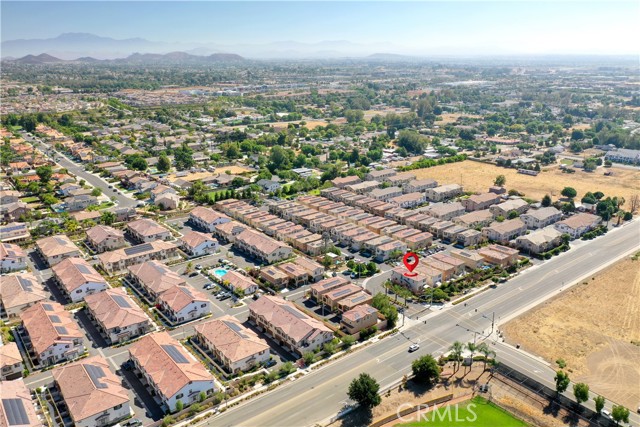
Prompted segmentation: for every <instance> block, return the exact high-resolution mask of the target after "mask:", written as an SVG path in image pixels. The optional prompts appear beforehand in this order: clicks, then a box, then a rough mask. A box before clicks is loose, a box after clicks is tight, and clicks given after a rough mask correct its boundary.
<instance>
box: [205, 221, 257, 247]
mask: <svg viewBox="0 0 640 427" xmlns="http://www.w3.org/2000/svg"><path fill="white" fill-rule="evenodd" d="M248 228H249V226H247V225H244V224H241V223H239V222H238V221H228V222H226V223H223V224H220V225H217V226H216V229H215V230H214V231H213V235H214V236H216V237H217V238H218V239H221V240H222V241H225V242H231V243H233V242H235V241H236V236H237V235H238V234H240V233H242V232H243V231H244V230H246V229H248Z"/></svg>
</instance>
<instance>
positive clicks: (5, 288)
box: [0, 273, 49, 319]
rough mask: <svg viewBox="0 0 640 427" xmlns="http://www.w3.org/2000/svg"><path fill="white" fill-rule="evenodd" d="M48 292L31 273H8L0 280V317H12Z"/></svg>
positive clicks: (46, 295) (45, 298) (41, 299)
mask: <svg viewBox="0 0 640 427" xmlns="http://www.w3.org/2000/svg"><path fill="white" fill-rule="evenodd" d="M48 298H49V295H48V293H47V292H46V291H45V290H44V288H43V286H42V285H41V284H40V282H38V279H36V277H35V276H34V275H33V274H31V273H22V274H10V275H7V276H2V280H0V318H2V319H14V318H16V317H18V316H19V315H20V313H22V312H23V311H24V310H26V309H27V308H29V307H31V306H32V305H33V304H35V303H37V302H38V301H43V300H47V299H48Z"/></svg>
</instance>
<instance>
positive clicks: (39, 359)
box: [20, 301, 85, 367]
mask: <svg viewBox="0 0 640 427" xmlns="http://www.w3.org/2000/svg"><path fill="white" fill-rule="evenodd" d="M20 319H21V320H22V329H23V331H24V332H23V334H24V335H23V339H22V341H23V342H24V343H25V345H26V347H27V349H28V350H29V353H30V354H31V359H32V360H34V361H35V362H36V363H38V364H39V365H40V366H42V367H44V366H50V365H54V364H56V363H59V362H64V361H68V360H73V359H76V358H78V357H80V355H82V353H84V351H85V347H84V344H83V334H82V332H81V331H80V328H79V327H78V325H77V324H76V322H75V321H74V320H73V319H72V318H71V313H70V312H68V311H66V310H65V309H64V307H63V306H62V305H60V304H58V303H57V302H52V301H51V302H50V301H47V302H42V301H41V302H37V303H35V304H34V305H32V306H31V307H29V308H27V309H26V310H24V311H23V312H22V314H21V315H20Z"/></svg>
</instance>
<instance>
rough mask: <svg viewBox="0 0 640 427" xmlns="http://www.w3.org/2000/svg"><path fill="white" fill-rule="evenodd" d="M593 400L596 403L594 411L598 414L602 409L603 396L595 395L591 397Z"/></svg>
mask: <svg viewBox="0 0 640 427" xmlns="http://www.w3.org/2000/svg"><path fill="white" fill-rule="evenodd" d="M593 401H594V402H595V404H596V412H597V413H598V414H599V413H601V412H602V410H603V409H604V397H602V396H596V397H594V398H593Z"/></svg>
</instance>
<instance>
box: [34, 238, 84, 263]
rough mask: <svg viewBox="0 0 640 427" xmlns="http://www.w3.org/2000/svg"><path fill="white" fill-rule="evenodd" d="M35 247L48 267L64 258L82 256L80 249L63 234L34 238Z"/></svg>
mask: <svg viewBox="0 0 640 427" xmlns="http://www.w3.org/2000/svg"><path fill="white" fill-rule="evenodd" d="M36 249H37V251H38V253H39V254H40V256H41V257H42V259H43V260H44V261H45V262H46V263H47V264H48V265H49V266H50V267H53V266H54V265H56V264H57V263H59V262H60V261H62V260H64V259H66V258H74V257H77V258H78V257H81V256H82V254H81V253H80V249H78V247H77V246H76V245H75V244H74V243H73V242H72V241H71V240H70V239H69V238H68V237H67V236H65V235H64V234H59V235H56V236H50V237H43V238H42V239H39V240H36Z"/></svg>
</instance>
